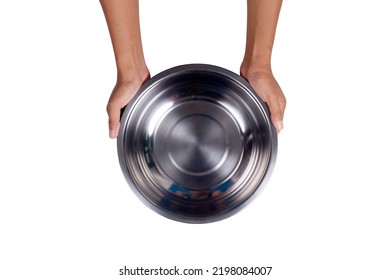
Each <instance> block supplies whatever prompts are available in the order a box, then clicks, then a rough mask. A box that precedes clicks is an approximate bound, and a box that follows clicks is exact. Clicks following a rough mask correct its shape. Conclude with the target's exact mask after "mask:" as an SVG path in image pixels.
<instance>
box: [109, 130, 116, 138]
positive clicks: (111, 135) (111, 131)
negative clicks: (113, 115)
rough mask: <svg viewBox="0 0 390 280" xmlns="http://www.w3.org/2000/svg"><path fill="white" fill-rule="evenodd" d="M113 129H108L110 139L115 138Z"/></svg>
mask: <svg viewBox="0 0 390 280" xmlns="http://www.w3.org/2000/svg"><path fill="white" fill-rule="evenodd" d="M115 136H116V135H115V130H113V129H110V138H111V139H114V138H115Z"/></svg>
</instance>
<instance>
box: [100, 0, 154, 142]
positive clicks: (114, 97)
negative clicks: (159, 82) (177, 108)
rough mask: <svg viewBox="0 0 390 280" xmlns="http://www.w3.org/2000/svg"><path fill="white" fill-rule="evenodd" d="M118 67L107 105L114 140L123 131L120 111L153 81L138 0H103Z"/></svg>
mask: <svg viewBox="0 0 390 280" xmlns="http://www.w3.org/2000/svg"><path fill="white" fill-rule="evenodd" d="M100 3H101V6H102V8H103V12H104V15H105V17H106V21H107V25H108V29H109V31H110V36H111V41H112V45H113V48H114V53H115V61H116V65H117V83H116V85H115V87H114V89H113V91H112V94H111V97H110V100H109V102H108V104H107V113H108V116H109V130H110V137H111V138H116V137H117V135H118V132H119V126H120V124H119V120H120V110H121V109H122V108H123V107H124V106H126V105H127V103H129V101H130V99H131V98H132V97H133V96H134V94H135V92H136V91H137V90H138V88H139V87H140V86H141V85H142V83H143V82H144V81H145V80H146V79H148V78H149V71H148V68H147V66H146V63H145V58H144V54H143V49H142V41H141V32H140V23H139V4H138V0H100Z"/></svg>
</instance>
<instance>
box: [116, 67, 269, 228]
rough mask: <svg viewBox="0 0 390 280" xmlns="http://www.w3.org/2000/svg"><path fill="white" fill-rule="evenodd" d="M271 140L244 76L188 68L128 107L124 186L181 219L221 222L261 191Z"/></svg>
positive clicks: (122, 139) (151, 85)
mask: <svg viewBox="0 0 390 280" xmlns="http://www.w3.org/2000/svg"><path fill="white" fill-rule="evenodd" d="M275 152H276V134H275V131H274V128H273V127H272V125H271V124H270V119H269V114H268V111H267V108H266V105H265V104H264V103H262V102H261V101H260V100H259V99H258V98H257V97H256V95H255V94H254V92H253V90H251V88H250V86H249V84H247V83H246V81H244V80H243V79H242V78H241V77H239V76H237V75H236V74H234V73H231V72H229V71H227V70H224V69H220V68H211V69H210V68H208V67H206V68H205V66H192V67H191V66H187V67H184V68H181V69H180V68H179V69H177V68H176V69H173V70H170V71H168V72H165V73H162V74H160V75H158V76H156V77H154V78H152V79H151V80H150V81H149V82H148V83H147V84H145V85H144V86H143V87H142V88H141V89H140V91H139V93H138V94H137V96H136V97H135V98H134V99H133V101H132V102H131V103H130V104H129V105H128V107H127V108H126V110H125V112H124V114H123V116H122V120H121V132H120V136H119V137H118V153H119V158H120V161H121V166H122V169H123V171H124V174H125V176H126V178H127V179H128V182H129V184H130V185H131V187H132V188H133V190H134V191H135V192H136V193H137V195H138V196H139V197H140V198H141V199H142V200H143V201H144V202H145V203H146V204H147V205H148V206H149V207H151V208H152V209H153V210H155V211H157V212H158V213H160V214H162V215H164V216H166V217H168V218H171V219H175V220H178V221H183V222H191V223H202V222H210V221H216V220H220V219H223V218H225V217H228V216H230V215H232V214H234V213H235V212H237V211H238V210H239V209H241V208H242V207H243V206H244V205H245V204H246V203H247V202H248V201H249V199H250V198H252V197H253V195H254V194H255V193H256V192H259V190H260V189H262V187H264V181H265V178H266V177H267V173H269V172H270V169H272V167H273V164H274V161H275Z"/></svg>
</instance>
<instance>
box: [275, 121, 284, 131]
mask: <svg viewBox="0 0 390 280" xmlns="http://www.w3.org/2000/svg"><path fill="white" fill-rule="evenodd" d="M275 128H276V131H277V132H278V133H279V132H280V131H281V130H282V129H283V121H278V122H277V123H276V124H275Z"/></svg>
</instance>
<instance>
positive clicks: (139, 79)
mask: <svg viewBox="0 0 390 280" xmlns="http://www.w3.org/2000/svg"><path fill="white" fill-rule="evenodd" d="M149 78H150V74H149V71H148V70H145V71H143V74H140V73H138V74H136V75H128V76H127V78H126V79H118V81H117V83H116V85H115V87H114V89H113V90H112V93H111V96H110V99H109V100H108V104H107V114H108V126H109V136H110V138H112V139H114V138H116V137H118V133H119V127H120V115H121V109H122V108H124V107H125V106H126V105H127V104H128V103H129V102H130V100H131V98H133V96H134V95H135V93H136V92H137V90H138V89H139V88H140V86H141V85H142V84H143V83H144V82H145V81H146V80H148V79H149Z"/></svg>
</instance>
